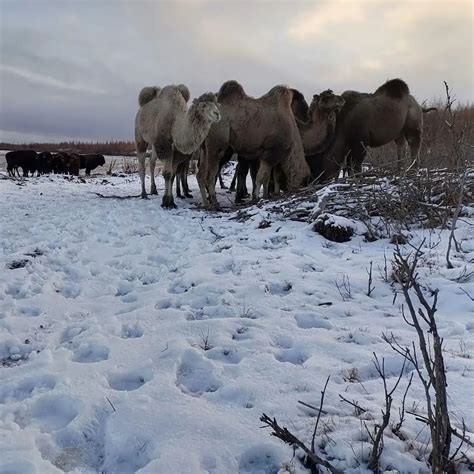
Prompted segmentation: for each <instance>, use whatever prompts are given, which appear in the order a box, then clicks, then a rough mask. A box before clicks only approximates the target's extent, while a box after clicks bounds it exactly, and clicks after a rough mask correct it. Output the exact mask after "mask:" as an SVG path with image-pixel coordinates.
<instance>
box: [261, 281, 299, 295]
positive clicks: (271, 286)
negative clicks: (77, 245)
mask: <svg viewBox="0 0 474 474" xmlns="http://www.w3.org/2000/svg"><path fill="white" fill-rule="evenodd" d="M292 288H293V284H292V283H290V282H287V281H285V282H273V283H267V284H266V285H265V293H270V294H271V295H280V296H285V295H287V294H288V293H290V291H291V289H292Z"/></svg>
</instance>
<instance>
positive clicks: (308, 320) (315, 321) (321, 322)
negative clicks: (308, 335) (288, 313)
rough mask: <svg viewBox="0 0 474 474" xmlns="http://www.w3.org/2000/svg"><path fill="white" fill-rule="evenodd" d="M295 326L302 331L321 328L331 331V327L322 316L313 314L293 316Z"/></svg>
mask: <svg viewBox="0 0 474 474" xmlns="http://www.w3.org/2000/svg"><path fill="white" fill-rule="evenodd" d="M295 320H296V324H297V325H298V327H299V328H302V329H312V328H323V329H331V328H332V325H331V323H330V322H329V321H328V320H327V319H324V318H323V317H322V316H320V315H318V314H315V313H299V314H296V315H295Z"/></svg>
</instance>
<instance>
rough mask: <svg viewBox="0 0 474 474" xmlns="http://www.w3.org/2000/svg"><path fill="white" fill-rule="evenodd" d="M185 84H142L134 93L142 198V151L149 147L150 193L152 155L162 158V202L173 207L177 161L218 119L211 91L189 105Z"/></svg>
mask: <svg viewBox="0 0 474 474" xmlns="http://www.w3.org/2000/svg"><path fill="white" fill-rule="evenodd" d="M189 96H190V94H189V90H188V88H187V87H186V86H185V85H183V84H180V85H178V86H175V85H170V86H166V87H163V89H160V88H158V87H145V88H144V89H142V91H141V92H140V95H139V97H138V103H139V106H140V107H139V109H138V112H137V116H136V119H135V143H136V148H137V156H138V167H139V174H140V180H141V188H142V198H146V197H147V195H146V190H145V153H146V150H147V148H148V145H151V147H152V154H151V158H150V175H151V190H150V191H151V193H152V194H158V193H157V190H156V184H155V164H156V159H157V158H159V159H160V160H162V161H163V164H164V169H163V177H164V178H165V194H164V196H163V199H162V204H161V205H162V206H163V207H165V208H171V207H176V206H175V203H174V199H173V180H174V177H175V175H176V170H177V167H178V166H179V164H180V163H182V162H183V160H184V161H185V160H186V159H189V157H190V156H191V154H192V153H193V152H194V151H195V150H197V149H199V147H200V146H201V144H202V143H203V141H204V140H205V138H206V136H207V134H208V133H209V129H210V127H211V125H212V124H213V123H216V122H218V121H219V120H220V112H219V105H218V103H217V98H216V95H215V94H212V93H210V92H208V93H205V94H203V95H201V96H200V97H198V98H197V99H194V100H193V102H192V104H191V106H190V107H189V109H188V108H187V106H186V103H187V102H188V100H189Z"/></svg>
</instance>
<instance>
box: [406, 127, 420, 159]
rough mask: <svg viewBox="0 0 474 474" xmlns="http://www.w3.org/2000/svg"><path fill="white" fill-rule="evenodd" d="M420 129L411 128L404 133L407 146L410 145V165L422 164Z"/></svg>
mask: <svg viewBox="0 0 474 474" xmlns="http://www.w3.org/2000/svg"><path fill="white" fill-rule="evenodd" d="M421 137H422V133H421V130H411V131H410V132H409V133H407V134H406V139H407V141H408V146H409V147H410V160H411V163H412V165H413V164H417V165H418V168H420V167H421V166H422V163H421V162H420V147H421Z"/></svg>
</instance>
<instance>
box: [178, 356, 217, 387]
mask: <svg viewBox="0 0 474 474" xmlns="http://www.w3.org/2000/svg"><path fill="white" fill-rule="evenodd" d="M176 383H177V385H178V386H179V387H180V388H181V390H182V391H183V392H184V393H188V394H190V395H202V394H203V393H204V392H215V391H216V390H217V389H218V388H219V387H220V386H221V382H220V381H219V379H218V378H217V376H216V373H215V368H214V365H213V363H212V362H211V361H209V360H206V359H204V358H203V357H202V355H201V354H200V353H199V352H197V351H195V350H193V349H188V350H187V351H186V352H185V353H184V355H183V358H182V360H181V364H180V365H179V367H178V372H177V374H176Z"/></svg>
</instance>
